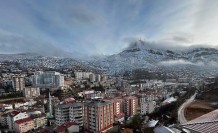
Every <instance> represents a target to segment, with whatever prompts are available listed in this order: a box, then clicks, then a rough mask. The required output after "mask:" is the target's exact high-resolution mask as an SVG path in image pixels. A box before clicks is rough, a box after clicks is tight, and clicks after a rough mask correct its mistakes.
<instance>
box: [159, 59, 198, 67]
mask: <svg viewBox="0 0 218 133" xmlns="http://www.w3.org/2000/svg"><path fill="white" fill-rule="evenodd" d="M158 64H159V65H163V66H173V65H195V64H194V63H192V62H190V61H186V60H182V59H180V60H168V61H161V62H160V63H158Z"/></svg>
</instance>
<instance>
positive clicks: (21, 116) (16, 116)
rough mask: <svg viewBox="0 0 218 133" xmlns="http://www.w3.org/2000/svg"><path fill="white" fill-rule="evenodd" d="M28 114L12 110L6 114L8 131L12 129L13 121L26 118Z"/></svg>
mask: <svg viewBox="0 0 218 133" xmlns="http://www.w3.org/2000/svg"><path fill="white" fill-rule="evenodd" d="M28 117H29V115H28V114H27V113H26V112H19V111H13V112H11V113H9V114H8V116H7V125H8V128H9V130H10V131H13V130H14V124H15V121H17V120H20V119H25V118H28Z"/></svg>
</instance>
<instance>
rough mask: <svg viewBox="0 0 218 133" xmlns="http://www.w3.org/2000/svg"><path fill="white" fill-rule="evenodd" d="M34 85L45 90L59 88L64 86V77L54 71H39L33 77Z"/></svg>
mask: <svg viewBox="0 0 218 133" xmlns="http://www.w3.org/2000/svg"><path fill="white" fill-rule="evenodd" d="M32 83H33V86H34V87H39V88H43V89H46V88H58V87H60V86H64V76H63V75H62V74H60V73H59V72H54V71H46V72H42V71H37V72H35V73H34V75H33V76H32Z"/></svg>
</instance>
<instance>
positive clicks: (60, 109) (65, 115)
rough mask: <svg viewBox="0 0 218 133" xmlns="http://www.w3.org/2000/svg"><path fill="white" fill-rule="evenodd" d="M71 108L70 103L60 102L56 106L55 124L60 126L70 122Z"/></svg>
mask: <svg viewBox="0 0 218 133" xmlns="http://www.w3.org/2000/svg"><path fill="white" fill-rule="evenodd" d="M69 108H70V104H59V105H57V106H56V107H55V124H56V125H58V126H60V125H62V124H64V123H66V122H68V121H69V120H70V119H69Z"/></svg>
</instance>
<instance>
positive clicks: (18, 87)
mask: <svg viewBox="0 0 218 133" xmlns="http://www.w3.org/2000/svg"><path fill="white" fill-rule="evenodd" d="M12 86H13V88H14V90H15V91H23V88H25V81H24V77H13V78H12Z"/></svg>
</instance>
